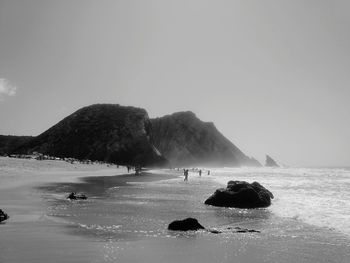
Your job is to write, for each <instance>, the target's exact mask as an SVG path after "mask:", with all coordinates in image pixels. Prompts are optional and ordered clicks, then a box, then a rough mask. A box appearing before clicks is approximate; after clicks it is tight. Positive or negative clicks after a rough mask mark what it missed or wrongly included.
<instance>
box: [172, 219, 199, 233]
mask: <svg viewBox="0 0 350 263" xmlns="http://www.w3.org/2000/svg"><path fill="white" fill-rule="evenodd" d="M168 229H169V230H175V231H189V230H194V231H196V230H199V229H205V228H204V226H202V225H201V224H200V223H198V220H197V219H195V218H186V219H184V220H176V221H173V222H171V223H170V224H169V226H168Z"/></svg>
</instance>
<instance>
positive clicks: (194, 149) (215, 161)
mask: <svg viewBox="0 0 350 263" xmlns="http://www.w3.org/2000/svg"><path fill="white" fill-rule="evenodd" d="M151 123H152V129H153V136H154V144H155V146H156V148H157V149H159V150H160V152H161V153H162V154H163V155H164V157H165V158H166V159H167V160H168V161H169V162H170V163H171V164H172V165H173V166H190V165H191V166H192V165H207V166H217V167H218V166H229V167H233V166H261V164H260V163H259V162H258V161H257V160H255V159H253V158H249V157H247V156H246V155H244V153H243V152H242V151H241V150H239V149H238V148H237V147H236V146H235V145H234V144H233V143H231V142H230V141H229V140H228V139H227V138H225V137H224V136H223V135H222V134H221V133H220V132H219V131H218V130H217V129H216V127H215V126H214V124H213V123H212V122H203V121H201V120H200V119H198V118H197V117H196V115H195V114H194V113H193V112H190V111H186V112H177V113H174V114H171V115H166V116H164V117H161V118H155V119H151Z"/></svg>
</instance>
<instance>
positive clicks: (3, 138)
mask: <svg viewBox="0 0 350 263" xmlns="http://www.w3.org/2000/svg"><path fill="white" fill-rule="evenodd" d="M31 139H33V137H32V136H12V135H0V155H6V154H9V153H11V152H12V151H14V150H15V149H17V148H18V147H19V146H20V145H22V144H24V143H26V142H29V141H30V140H31Z"/></svg>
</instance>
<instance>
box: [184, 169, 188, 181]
mask: <svg viewBox="0 0 350 263" xmlns="http://www.w3.org/2000/svg"><path fill="white" fill-rule="evenodd" d="M184 176H185V178H184V182H187V181H188V169H184Z"/></svg>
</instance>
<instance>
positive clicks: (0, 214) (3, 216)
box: [0, 209, 10, 222]
mask: <svg viewBox="0 0 350 263" xmlns="http://www.w3.org/2000/svg"><path fill="white" fill-rule="evenodd" d="M9 218H10V217H9V216H8V215H7V214H6V213H5V212H4V211H3V210H2V209H0V222H2V221H5V220H7V219H9Z"/></svg>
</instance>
